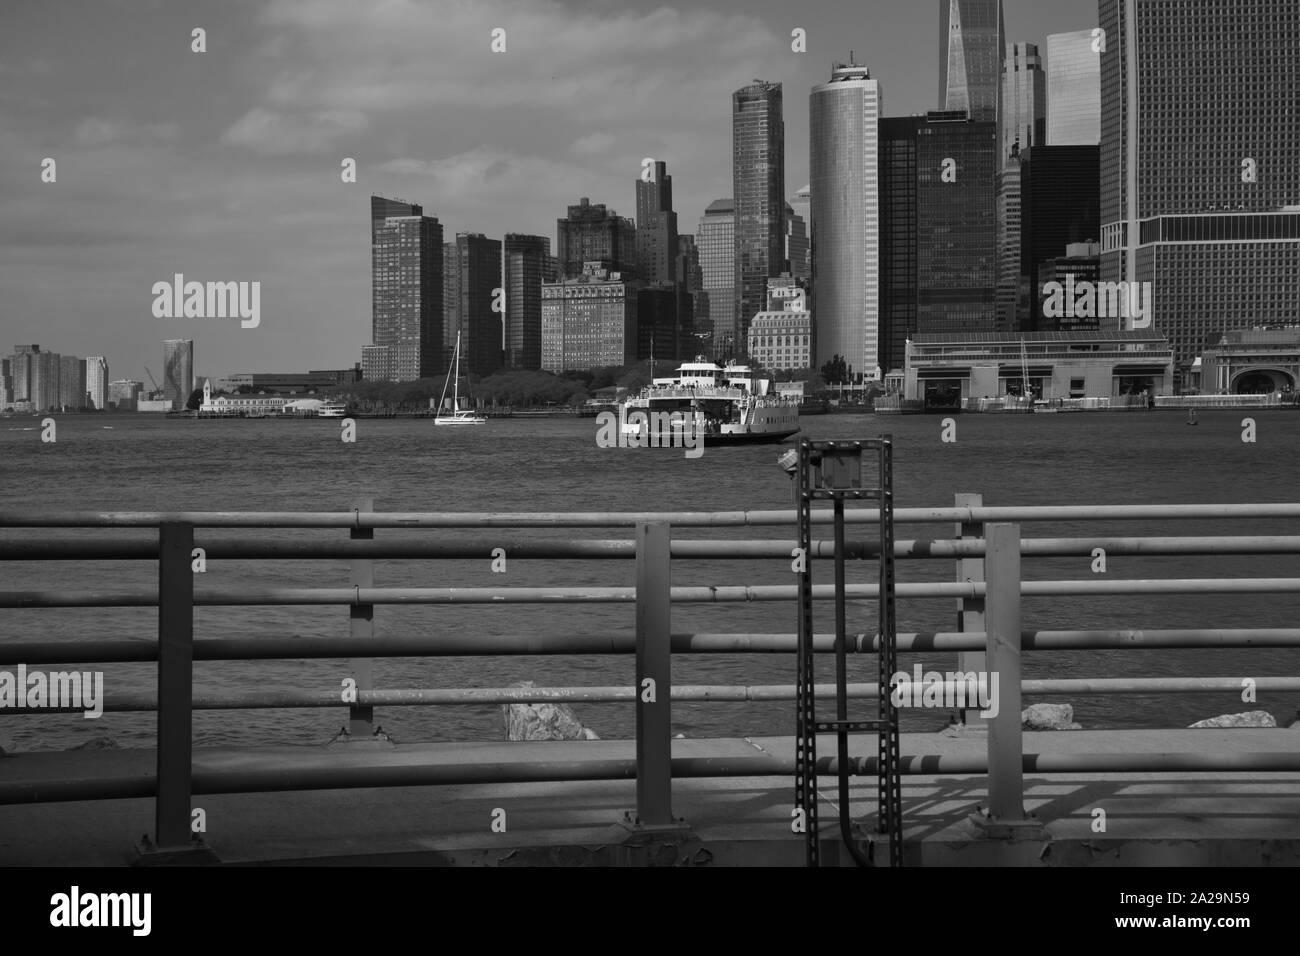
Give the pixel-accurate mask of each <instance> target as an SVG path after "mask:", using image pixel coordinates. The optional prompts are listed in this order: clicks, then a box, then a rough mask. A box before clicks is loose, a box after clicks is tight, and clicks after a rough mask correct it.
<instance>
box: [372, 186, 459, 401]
mask: <svg viewBox="0 0 1300 956" xmlns="http://www.w3.org/2000/svg"><path fill="white" fill-rule="evenodd" d="M377 200H378V201H379V202H381V203H387V204H389V206H392V205H394V201H393V200H380V199H379V197H377V196H376V197H371V208H372V213H371V214H372V218H371V242H370V268H371V309H372V320H371V325H372V332H371V342H372V344H371V346H370V347H368V348H364V349H362V369H363V372H362V374H363V375H364V376H365V378H366V379H367V380H368V381H381V382H384V381H386V382H410V381H414V380H415V379H417V378H425V377H431V376H436V375H437V374H438V373H439V372H440V371H443V370H444V369H443V368H442V363H441V362H440V361H439V346H440V344H441V341H442V323H443V311H442V307H443V299H442V295H443V293H442V225H441V224H440V223H439V222H438V220H437V219H435V218H434V217H432V216H425V215H422V214H421V207H419V206H408V205H406V204H397V205H399V206H400V207H401V208H399V209H398V210H397V211H399V212H404V211H405V210H406V209H410V210H414V211H413V212H412V213H411V214H410V215H387V216H384V217H383V218H382V219H378V220H376V219H375V218H374V212H375V204H376V201H377ZM388 208H389V207H388V206H385V207H383V210H384V211H386V210H387V209H388Z"/></svg>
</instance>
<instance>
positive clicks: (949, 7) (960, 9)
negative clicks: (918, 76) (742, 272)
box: [814, 0, 1007, 189]
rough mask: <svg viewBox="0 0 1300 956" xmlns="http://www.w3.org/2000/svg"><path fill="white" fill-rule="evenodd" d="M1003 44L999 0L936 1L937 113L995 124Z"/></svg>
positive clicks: (1000, 85)
mask: <svg viewBox="0 0 1300 956" xmlns="http://www.w3.org/2000/svg"><path fill="white" fill-rule="evenodd" d="M1006 42H1007V41H1006V33H1005V30H1004V28H1003V23H1002V0H939V51H940V52H939V108H940V109H941V110H966V111H967V112H968V113H969V114H970V118H971V119H973V120H977V121H981V122H991V121H996V120H997V118H998V116H999V115H1000V114H1001V109H1000V107H999V103H998V100H999V97H1000V94H1001V89H1002V57H1003V54H1004V51H1005V50H1006ZM814 189H815V187H814Z"/></svg>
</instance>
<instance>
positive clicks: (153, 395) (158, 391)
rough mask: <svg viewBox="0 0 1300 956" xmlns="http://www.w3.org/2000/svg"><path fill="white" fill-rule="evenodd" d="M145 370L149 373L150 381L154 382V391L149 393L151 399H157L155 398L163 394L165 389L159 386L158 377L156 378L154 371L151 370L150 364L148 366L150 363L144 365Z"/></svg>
mask: <svg viewBox="0 0 1300 956" xmlns="http://www.w3.org/2000/svg"><path fill="white" fill-rule="evenodd" d="M144 370H145V372H147V373H148V375H149V381H151V382H153V391H152V392H150V393H149V398H150V399H155V398H157V397H158V396H159V395H161V394H163V390H162V389H161V388H160V387H159V386H158V379H156V378H154V377H153V372H150V371H149V366H148V365H146V366H145V367H144Z"/></svg>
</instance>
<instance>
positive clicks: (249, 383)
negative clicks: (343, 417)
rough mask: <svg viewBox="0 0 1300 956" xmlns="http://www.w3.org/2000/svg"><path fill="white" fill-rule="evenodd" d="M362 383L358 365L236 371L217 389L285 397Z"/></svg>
mask: <svg viewBox="0 0 1300 956" xmlns="http://www.w3.org/2000/svg"><path fill="white" fill-rule="evenodd" d="M359 381H361V363H360V362H358V363H357V364H356V365H354V366H353V367H352V368H341V369H318V370H315V371H310V372H236V373H235V374H233V375H227V376H226V377H225V378H221V379H218V380H217V390H218V391H226V392H237V391H239V390H240V389H241V388H248V389H249V390H251V391H254V392H277V393H280V394H284V395H296V394H304V393H306V392H312V391H315V390H317V389H321V388H330V387H332V386H335V385H351V384H353V383H355V382H359Z"/></svg>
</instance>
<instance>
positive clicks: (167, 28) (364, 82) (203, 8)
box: [0, 0, 1097, 385]
mask: <svg viewBox="0 0 1300 956" xmlns="http://www.w3.org/2000/svg"><path fill="white" fill-rule="evenodd" d="M939 2H940V0H868V2H862V0H859V2H840V0H835V2H830V0H806V2H799V3H792V2H789V0H713V2H691V3H683V4H675V5H664V6H658V7H656V6H654V5H651V4H646V3H632V2H623V0H513V2H500V0H465V2H460V0H84V2H74V0H0V4H2V6H0V353H3V354H5V355H8V354H10V353H12V351H13V346H14V345H16V344H28V343H38V344H39V345H40V346H41V347H42V348H43V349H46V350H49V351H56V352H62V353H64V354H75V355H80V356H85V355H104V356H106V357H107V360H108V364H109V373H110V375H111V377H112V378H114V379H117V378H124V377H125V378H138V379H141V380H143V381H145V383H146V385H147V384H148V378H147V377H146V375H145V366H146V365H148V366H149V367H150V368H151V369H152V371H153V373H154V375H155V376H158V377H159V378H160V379H161V375H162V369H161V366H162V340H163V339H165V338H192V339H194V341H195V371H196V373H198V374H202V375H212V376H220V375H225V374H228V373H232V372H240V371H306V370H307V369H308V368H341V367H348V366H351V365H352V364H353V363H354V362H356V361H359V360H360V357H361V347H362V346H363V345H365V344H368V343H369V341H370V249H369V242H370V233H369V197H370V194H371V193H372V192H374V193H379V194H381V195H386V196H392V197H395V198H402V199H405V200H408V201H411V202H418V203H422V204H423V206H424V211H425V214H426V215H431V216H436V217H437V218H438V219H439V221H441V223H442V225H443V230H444V235H445V236H446V237H447V238H451V237H452V236H454V234H455V233H457V232H482V233H485V234H487V235H488V236H492V237H497V238H499V237H500V236H501V235H502V234H503V233H505V232H507V231H510V232H523V233H533V234H537V235H544V236H547V237H549V238H550V240H551V243H552V249H554V244H555V220H556V219H557V218H558V217H561V216H563V215H564V212H565V206H566V205H568V204H569V203H576V202H577V201H578V198H579V197H581V196H589V197H590V198H591V200H592V201H593V202H604V203H606V204H608V205H609V206H611V207H612V208H614V209H615V210H617V211H618V212H619V213H621V214H622V215H626V216H634V215H635V212H636V209H635V201H634V186H633V184H634V182H635V180H636V178H637V176H638V174H639V173H640V168H641V160H642V159H643V158H644V157H647V156H648V157H654V158H655V159H662V160H665V161H666V162H667V163H668V171H669V173H671V174H672V177H673V190H674V199H675V206H676V209H677V213H678V228H679V230H680V231H682V232H694V231H695V229H696V227H697V223H698V221H699V217H700V215H701V213H702V212H703V210H704V207H705V206H706V205H707V204H708V203H709V202H710V201H711V200H713V199H715V198H718V197H721V196H730V195H731V166H730V156H731V126H730V109H731V93H732V91H733V90H735V89H737V88H739V87H741V86H744V85H746V84H747V83H749V82H750V81H751V80H753V79H755V78H759V79H764V80H771V81H778V82H781V83H783V84H784V87H785V89H784V93H785V122H786V187H787V189H786V192H787V196H789V195H793V193H794V192H795V190H797V189H798V188H799V187H800V186H803V185H804V184H805V183H806V182H807V181H808V94H809V91H810V89H811V87H812V86H813V85H814V84H816V83H820V82H824V81H825V80H826V79H827V78H828V77H829V74H830V69H831V66H832V63H834V62H836V61H845V60H847V59H848V56H849V51H850V49H852V50H853V51H854V52H855V54H856V59H857V61H858V62H859V63H862V64H865V65H866V66H867V67H868V68H869V69H870V70H871V72H872V76H873V77H875V78H877V79H879V80H880V81H881V86H882V90H883V98H884V107H885V113H886V115H891V116H897V115H906V114H910V113H917V112H922V111H924V110H927V109H933V108H935V107H936V106H937V105H938V104H937V98H938V73H939V13H938V9H939ZM1005 9H1006V18H1007V40H1008V42H1020V41H1028V42H1033V43H1039V44H1042V43H1043V41H1044V37H1045V36H1046V34H1048V33H1056V32H1063V31H1067V30H1078V29H1083V28H1085V27H1091V26H1094V25H1095V24H1096V21H1097V13H1096V4H1095V2H1092V0H1006V3H1005ZM195 27H202V28H204V29H205V30H206V34H207V36H206V42H207V51H206V52H204V53H195V52H192V51H191V31H192V30H193V28H195ZM796 27H799V28H802V29H804V30H805V31H806V32H807V52H806V53H801V54H800V53H794V52H792V51H791V31H792V30H793V29H794V28H796ZM495 28H502V29H504V30H505V31H506V34H505V39H506V52H505V53H493V52H492V51H491V49H490V45H491V34H492V31H493V30H494V29H495ZM46 157H52V158H54V159H55V160H56V163H57V181H56V182H54V183H44V182H42V180H41V166H42V161H43V160H44V159H45V158H46ZM344 157H353V158H355V159H356V161H357V164H358V176H357V182H356V183H355V184H345V183H343V182H342V181H341V177H340V170H341V167H340V163H341V162H342V160H343V159H344ZM178 272H179V273H183V274H184V275H185V277H186V279H187V280H197V281H201V282H206V281H253V280H257V281H260V282H261V324H260V326H259V327H258V328H255V329H251V328H241V327H240V322H239V321H238V319H215V318H208V319H202V318H175V319H165V318H164V319H159V318H154V316H153V314H152V310H151V306H152V303H153V295H152V293H151V287H152V286H153V284H154V283H155V282H160V281H166V282H170V281H171V279H172V276H173V275H174V274H175V273H178Z"/></svg>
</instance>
